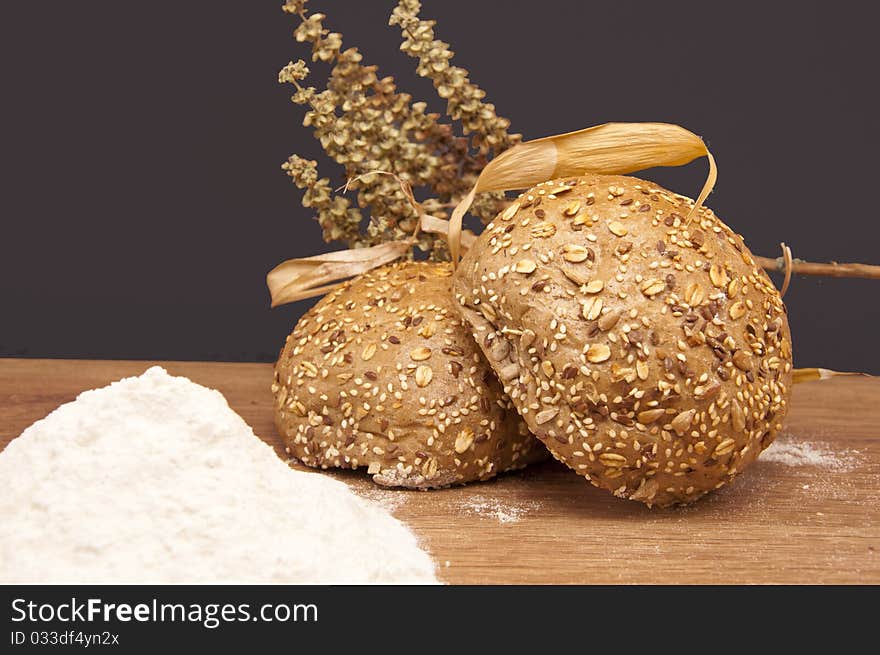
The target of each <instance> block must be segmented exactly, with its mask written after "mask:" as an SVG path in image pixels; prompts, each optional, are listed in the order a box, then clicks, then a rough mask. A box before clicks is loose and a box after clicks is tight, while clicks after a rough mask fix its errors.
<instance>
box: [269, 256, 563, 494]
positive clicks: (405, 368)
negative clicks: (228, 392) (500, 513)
mask: <svg viewBox="0 0 880 655" xmlns="http://www.w3.org/2000/svg"><path fill="white" fill-rule="evenodd" d="M451 276H452V267H451V265H450V264H448V263H428V262H401V263H397V264H392V265H389V266H384V267H382V268H378V269H374V270H372V271H369V272H367V273H365V274H363V275H361V276H359V277H357V278H355V279H354V280H351V281H350V282H347V283H346V284H344V285H343V286H342V287H340V288H339V289H337V290H335V291H333V292H332V293H330V294H329V295H327V296H325V297H324V298H323V299H321V300H320V301H319V302H318V303H317V304H316V305H315V306H314V307H313V308H312V309H311V310H310V311H309V312H307V313H306V314H305V315H304V316H303V317H302V319H300V321H299V323H298V324H297V325H296V328H295V329H294V331H293V333H292V334H291V335H290V336H289V337H288V338H287V342H286V343H285V345H284V348H283V349H282V351H281V356H280V357H279V359H278V363H277V365H276V368H275V382H274V384H273V392H274V394H275V424H276V426H277V428H278V431H279V432H280V433H281V435H282V436H283V437H284V439H285V442H286V444H287V448H288V451H289V453H290V454H291V455H293V456H294V457H296V458H297V459H299V460H300V461H302V462H303V463H304V464H306V465H308V466H314V467H319V468H331V467H338V468H359V467H365V468H367V471H368V473H369V474H370V475H372V476H373V480H374V481H375V482H376V483H378V484H381V485H386V486H399V487H411V488H432V487H443V486H448V485H451V484H457V483H463V482H469V481H473V480H485V479H488V478H491V477H493V476H495V475H496V474H497V473H500V472H502V471H506V470H510V469H516V468H521V467H523V466H525V465H526V464H528V463H530V462H533V461H536V460H537V459H544V458H546V457H547V453H546V449H545V448H544V447H543V446H542V445H541V443H540V442H539V441H538V440H537V439H535V438H534V437H533V436H532V435H531V434H529V432H528V430H527V429H526V427H525V424H524V423H523V421H522V420H521V419H520V417H519V415H518V414H517V412H516V410H515V409H514V408H513V406H512V405H511V403H510V399H509V398H507V396H505V395H504V393H503V391H502V390H501V385H500V384H499V383H498V381H497V380H496V378H495V376H494V374H493V372H492V369H491V368H490V367H489V365H488V363H487V362H486V360H485V358H484V357H483V355H482V353H481V352H480V350H479V348H478V347H477V344H475V343H474V341H473V339H472V337H471V334H470V331H469V330H468V329H467V327H466V326H465V324H464V323H463V322H462V320H461V318H460V317H459V316H458V314H457V312H456V311H455V309H454V307H453V300H452V292H451V282H452V277H451Z"/></svg>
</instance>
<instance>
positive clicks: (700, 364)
mask: <svg viewBox="0 0 880 655" xmlns="http://www.w3.org/2000/svg"><path fill="white" fill-rule="evenodd" d="M692 206H693V203H692V201H690V200H688V199H686V198H683V197H682V196H678V195H676V194H674V193H671V192H669V191H667V190H665V189H662V188H660V187H658V186H657V185H655V184H653V183H651V182H646V181H643V180H639V179H636V178H632V177H622V176H600V175H589V176H585V177H582V178H578V179H573V180H564V181H563V180H556V181H551V182H546V183H543V184H539V185H538V186H536V187H534V188H533V189H530V190H529V191H527V192H526V193H524V194H523V195H521V196H520V197H519V198H518V199H517V200H516V201H515V202H514V203H513V204H512V205H511V206H510V207H509V208H508V209H507V210H505V211H504V212H502V213H501V214H500V215H499V216H498V217H497V218H496V219H495V221H494V222H493V223H491V224H489V225H488V226H487V227H486V229H485V231H484V232H483V233H482V234H481V235H480V237H479V238H478V239H477V240H476V242H475V244H474V245H473V246H472V247H471V248H470V250H469V252H468V253H467V255H466V256H465V257H464V258H463V260H462V262H461V264H460V265H459V267H458V269H457V271H456V274H455V279H454V285H453V288H454V292H455V296H456V299H457V301H458V303H459V305H460V309H461V310H462V312H463V315H464V317H465V319H466V320H467V321H468V322H469V323H470V324H471V326H472V328H473V330H474V335H475V337H476V341H477V343H479V344H480V346H481V347H482V348H483V350H484V352H485V353H486V354H487V356H488V357H489V359H490V362H491V364H492V366H493V368H494V369H495V371H496V373H497V374H498V376H499V378H500V379H501V380H502V382H503V384H504V388H505V390H506V391H507V393H508V394H509V395H510V397H511V399H512V400H513V402H514V404H515V405H516V406H517V408H518V409H519V411H520V413H521V415H522V416H523V418H524V419H525V420H526V423H527V424H528V426H529V429H530V430H531V431H532V432H533V433H534V434H536V435H537V436H538V437H539V438H540V439H541V440H542V441H543V442H544V443H545V444H546V445H547V446H548V448H549V449H550V451H551V452H552V453H553V454H554V456H555V457H556V458H557V459H559V460H560V461H562V462H564V463H565V464H567V465H568V466H569V467H571V468H572V469H574V470H575V471H576V472H578V473H580V474H581V475H583V476H584V477H586V478H587V479H588V480H589V481H591V482H592V483H593V484H594V485H596V486H599V487H602V488H604V489H607V490H609V491H612V492H613V493H614V494H616V495H618V496H621V497H623V498H630V499H633V500H639V501H642V502H645V503H647V504H649V505H659V506H665V505H671V504H675V503H686V502H690V501H693V500H695V499H697V498H699V497H700V496H702V495H703V494H705V493H707V492H708V491H710V490H712V489H716V488H718V487H721V486H722V485H724V484H725V483H727V482H728V481H729V480H731V479H732V478H733V477H734V476H735V475H736V474H737V473H738V472H740V471H742V470H743V469H744V468H745V467H746V466H748V465H749V464H750V463H751V462H752V461H753V460H754V459H755V458H756V457H757V455H758V454H759V453H760V452H761V451H762V450H763V449H764V448H766V447H767V446H768V445H770V443H771V442H772V441H773V438H774V436H775V435H776V433H777V431H778V430H779V429H780V428H781V426H782V420H783V417H784V415H785V412H786V408H787V405H788V399H789V393H790V391H789V390H790V387H791V337H790V333H789V328H788V321H787V318H786V312H785V306H784V305H783V303H782V300H781V298H780V296H779V293H778V292H777V290H776V288H775V287H774V286H773V285H772V283H771V282H770V280H769V279H768V278H767V276H766V274H765V273H764V272H763V270H761V269H760V268H759V267H758V266H757V265H756V264H755V261H754V259H753V257H752V255H751V253H750V252H749V250H748V248H746V247H745V245H744V244H743V240H742V238H741V237H739V236H738V235H736V234H734V233H733V232H732V231H731V230H730V228H728V227H727V226H726V225H725V224H724V223H722V222H721V221H720V220H719V219H718V218H717V217H715V216H714V215H713V214H712V212H711V211H710V210H708V209H700V210H699V212H698V213H697V214H696V216H695V217H694V218H693V220H692V221H691V222H690V223H688V222H687V221H686V220H685V217H686V216H687V215H688V212H689V210H690V208H691V207H692Z"/></svg>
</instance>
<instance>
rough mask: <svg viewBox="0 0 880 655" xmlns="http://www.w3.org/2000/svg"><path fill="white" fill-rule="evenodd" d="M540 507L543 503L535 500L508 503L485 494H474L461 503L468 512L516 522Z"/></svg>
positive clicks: (507, 521) (506, 521) (499, 520)
mask: <svg viewBox="0 0 880 655" xmlns="http://www.w3.org/2000/svg"><path fill="white" fill-rule="evenodd" d="M540 508H541V504H540V503H537V502H534V501H526V502H517V503H509V502H508V503H506V502H503V501H501V500H499V499H497V498H487V497H485V496H472V497H470V498H468V499H467V500H466V501H465V502H464V503H462V505H461V509H462V510H463V511H465V512H466V513H468V514H474V515H477V516H481V517H484V518H490V519H495V520H496V521H498V522H499V523H516V522H518V521H520V520H522V517H523V516H526V515H527V514H529V513H530V512H532V511H535V510H538V509H540Z"/></svg>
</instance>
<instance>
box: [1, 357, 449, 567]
mask: <svg viewBox="0 0 880 655" xmlns="http://www.w3.org/2000/svg"><path fill="white" fill-rule="evenodd" d="M0 484H2V490H0V582H3V583H14V582H24V583H28V582H30V583H41V582H52V583H205V582H208V583H214V582H217V583H224V582H232V583H238V582H247V583H317V584H337V583H402V582H408V583H433V582H436V578H435V575H434V564H433V562H432V561H431V559H430V557H429V556H428V555H427V553H425V552H424V551H423V550H421V549H420V548H419V546H418V543H417V541H416V538H415V536H414V535H413V534H412V533H411V532H410V531H409V530H407V528H406V527H405V526H404V525H403V524H402V523H400V522H399V521H397V520H396V519H395V518H394V517H392V516H391V515H390V514H389V513H388V512H387V511H386V510H385V509H383V508H382V507H381V506H380V505H379V504H377V503H372V502H369V501H366V500H363V499H361V498H358V497H357V496H355V494H354V493H352V492H351V491H350V490H349V489H348V487H346V486H345V485H344V484H342V483H340V482H336V481H335V480H331V479H329V478H327V477H325V476H322V475H320V474H317V473H302V472H298V471H294V470H292V469H290V468H289V467H288V466H287V465H286V464H285V463H284V462H282V461H281V460H280V459H279V458H278V457H277V456H276V455H275V452H274V451H273V450H272V448H271V447H269V446H268V445H266V444H264V443H263V442H262V441H260V440H259V439H258V438H257V437H256V436H255V435H254V433H253V431H252V430H251V428H250V427H248V425H247V424H246V423H245V422H244V420H242V418H241V417H240V416H238V415H237V414H236V413H235V412H233V411H232V410H231V409H230V408H229V405H227V403H226V400H225V399H224V398H223V396H222V395H221V394H220V393H219V392H217V391H213V390H211V389H207V388H205V387H202V386H199V385H197V384H194V383H193V382H191V381H190V380H188V379H186V378H181V377H172V376H170V375H168V373H166V372H165V370H163V369H161V368H158V367H155V368H151V369H149V370H148V371H147V372H146V373H144V374H143V375H141V376H140V377H136V378H126V379H124V380H121V381H119V382H116V383H114V384H111V385H110V386H108V387H104V388H103V389H97V390H94V391H87V392H85V393H83V394H81V395H80V396H79V398H77V400H76V401H75V402H72V403H68V404H66V405H62V406H61V407H59V408H58V409H57V410H55V411H54V412H52V413H51V414H50V415H49V416H47V417H46V418H45V419H43V420H41V421H38V422H37V423H35V424H34V425H32V426H31V427H29V428H28V429H27V430H25V431H24V432H23V433H22V435H21V436H20V437H19V438H17V439H15V440H14V441H13V442H12V443H11V444H10V445H9V446H8V447H7V448H6V450H5V451H3V452H2V453H0Z"/></svg>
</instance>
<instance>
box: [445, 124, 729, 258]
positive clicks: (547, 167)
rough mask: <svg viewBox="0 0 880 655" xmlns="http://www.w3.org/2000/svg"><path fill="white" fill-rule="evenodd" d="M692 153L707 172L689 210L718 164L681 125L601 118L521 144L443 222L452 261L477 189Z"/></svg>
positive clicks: (613, 170) (618, 169) (651, 163)
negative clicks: (706, 164) (446, 225)
mask: <svg viewBox="0 0 880 655" xmlns="http://www.w3.org/2000/svg"><path fill="white" fill-rule="evenodd" d="M698 157H706V158H707V159H708V160H709V173H708V175H707V177H706V183H705V184H704V185H703V189H702V191H701V192H700V195H699V196H698V197H697V202H696V204H695V205H694V209H693V210H691V212H692V213H693V211H696V209H697V208H698V207H700V205H702V204H703V202H704V201H705V200H706V197H707V196H708V195H709V193H710V192H711V191H712V188H713V187H714V186H715V181H716V179H717V177H718V169H717V167H716V165H715V159H714V158H713V157H712V154H711V153H710V152H709V150H708V148H706V144H705V143H703V140H702V139H701V138H700V137H698V136H697V135H696V134H694V133H693V132H689V131H688V130H686V129H684V128H683V127H680V126H678V125H673V124H670V123H605V124H603V125H596V126H595V127H588V128H586V129H583V130H578V131H577V132H568V133H567V134H557V135H555V136H548V137H544V138H542V139H535V140H534V141H526V142H525V143H521V144H519V145H517V146H514V147H513V148H511V149H510V150H506V151H504V152H503V153H501V154H500V155H498V157H496V158H495V159H493V160H492V161H490V162H489V163H488V164H487V165H486V167H485V168H484V169H483V171H482V173H480V176H479V178H477V182H476V184H475V185H474V188H473V189H472V190H471V192H470V193H469V194H468V195H467V196H466V197H465V198H464V199H463V200H462V201H461V202H460V203H459V204H458V206H457V207H456V208H455V210H454V211H453V213H452V218H451V219H450V221H449V223H450V225H449V250H450V252H451V253H452V261H453V262H457V261H458V256H459V252H460V247H459V241H460V237H461V224H462V220H463V218H464V215H465V213H466V212H467V210H468V209H469V208H470V206H471V204H472V203H473V201H474V196H475V195H476V194H477V193H480V192H482V191H511V190H514V189H526V188H529V187H531V186H534V185H535V184H538V183H539V182H545V181H547V180H552V179H554V178H560V177H575V176H578V175H583V174H584V173H601V174H607V175H613V174H625V173H634V172H636V171H640V170H644V169H646V168H653V167H655V166H683V165H684V164H687V163H689V162H691V161H693V160H694V159H697V158H698Z"/></svg>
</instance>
